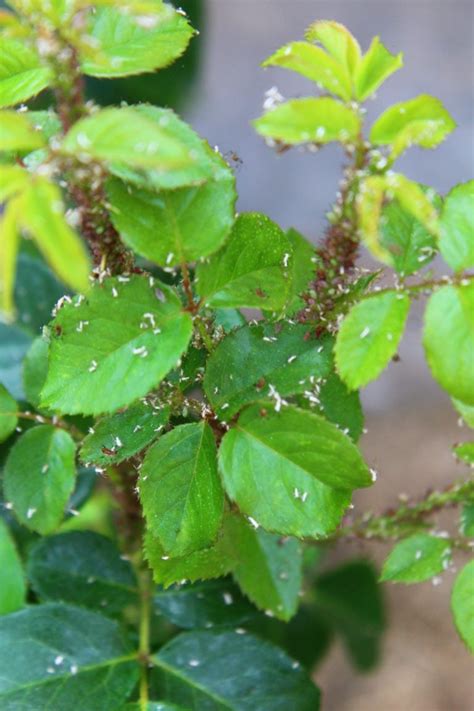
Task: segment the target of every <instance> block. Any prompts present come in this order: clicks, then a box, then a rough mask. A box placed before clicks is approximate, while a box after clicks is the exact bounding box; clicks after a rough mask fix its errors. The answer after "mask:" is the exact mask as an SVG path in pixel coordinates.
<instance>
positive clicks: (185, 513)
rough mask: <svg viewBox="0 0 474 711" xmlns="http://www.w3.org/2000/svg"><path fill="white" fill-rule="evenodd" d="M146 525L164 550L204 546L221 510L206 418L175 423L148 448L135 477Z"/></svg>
mask: <svg viewBox="0 0 474 711" xmlns="http://www.w3.org/2000/svg"><path fill="white" fill-rule="evenodd" d="M139 488H140V499H141V502H142V505H143V511H144V513H145V518H146V520H147V525H148V529H149V530H150V531H151V533H152V534H153V535H154V536H156V537H157V538H158V539H159V540H160V543H161V545H162V546H163V548H164V550H165V552H166V553H168V554H170V555H171V556H173V557H179V556H183V555H185V554H189V553H192V552H194V551H196V550H199V549H202V548H206V547H208V546H209V545H210V544H211V543H212V542H213V541H214V539H215V538H216V536H217V532H218V530H219V526H220V523H221V520H222V515H223V511H224V494H223V491H222V486H221V482H220V479H219V476H218V473H217V459H216V444H215V441H214V435H213V434H212V430H211V428H210V426H209V425H208V424H207V423H206V422H201V423H199V424H197V423H196V424H187V425H180V426H178V427H175V428H174V430H172V431H171V432H169V433H168V434H165V435H163V436H162V437H160V439H159V440H158V442H156V443H155V444H154V445H153V446H152V447H150V449H149V450H148V452H147V454H146V456H145V459H144V460H143V465H142V467H141V469H140V478H139Z"/></svg>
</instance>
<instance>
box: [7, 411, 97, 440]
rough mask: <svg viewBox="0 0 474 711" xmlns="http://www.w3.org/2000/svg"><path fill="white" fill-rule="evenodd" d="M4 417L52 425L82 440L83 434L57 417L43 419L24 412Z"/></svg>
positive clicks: (34, 414)
mask: <svg viewBox="0 0 474 711" xmlns="http://www.w3.org/2000/svg"><path fill="white" fill-rule="evenodd" d="M3 414H4V415H5V416H11V417H18V419H21V420H31V422H36V424H39V425H52V426H53V427H59V428H60V429H62V430H67V431H68V432H69V433H70V434H71V436H72V437H74V439H76V440H78V441H80V440H82V439H84V434H83V433H82V432H81V431H80V430H79V429H77V427H74V425H71V424H69V423H68V422H64V420H60V419H59V418H58V417H45V416H44V415H40V414H39V413H33V412H29V411H25V412H5V413H3Z"/></svg>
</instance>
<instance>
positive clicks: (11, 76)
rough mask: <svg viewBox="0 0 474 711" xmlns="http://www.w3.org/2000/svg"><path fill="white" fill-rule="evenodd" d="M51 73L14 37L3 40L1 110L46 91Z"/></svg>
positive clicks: (0, 76) (0, 68)
mask: <svg viewBox="0 0 474 711" xmlns="http://www.w3.org/2000/svg"><path fill="white" fill-rule="evenodd" d="M50 79H51V70H50V69H49V68H48V67H46V66H42V65H41V62H40V60H39V57H38V56H37V55H36V53H35V52H34V51H33V50H32V49H30V47H29V46H27V45H26V43H25V42H19V41H17V40H15V39H12V38H11V37H2V42H1V46H0V106H1V107H3V106H13V105H14V104H19V103H20V102H22V101H27V99H30V98H31V97H32V96H34V95H35V94H38V93H39V92H40V91H42V90H43V89H45V88H46V87H47V86H48V84H49V82H50Z"/></svg>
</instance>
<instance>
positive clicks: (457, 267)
mask: <svg viewBox="0 0 474 711" xmlns="http://www.w3.org/2000/svg"><path fill="white" fill-rule="evenodd" d="M473 235H474V180H471V181H470V182H468V183H464V184H463V185H457V186H456V187H455V188H453V189H452V190H451V192H450V193H448V195H447V197H446V199H445V201H444V206H443V211H442V213H441V238H440V242H439V248H440V251H441V254H442V255H443V257H444V259H445V260H446V262H447V263H448V264H449V266H450V267H451V269H454V271H455V272H459V271H462V270H463V269H471V268H472V267H474V238H473Z"/></svg>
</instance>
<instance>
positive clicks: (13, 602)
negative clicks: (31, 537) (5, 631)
mask: <svg viewBox="0 0 474 711" xmlns="http://www.w3.org/2000/svg"><path fill="white" fill-rule="evenodd" d="M0 560H1V561H2V573H1V585H0V616H1V615H8V614H9V613H10V612H14V611H15V610H18V609H20V608H21V607H23V606H24V604H25V598H26V585H25V576H24V573H23V566H22V564H21V560H20V556H19V555H18V552H17V550H16V546H15V543H14V541H13V538H12V536H11V535H10V532H9V530H8V527H7V525H6V523H4V521H3V520H2V519H1V518H0Z"/></svg>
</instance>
